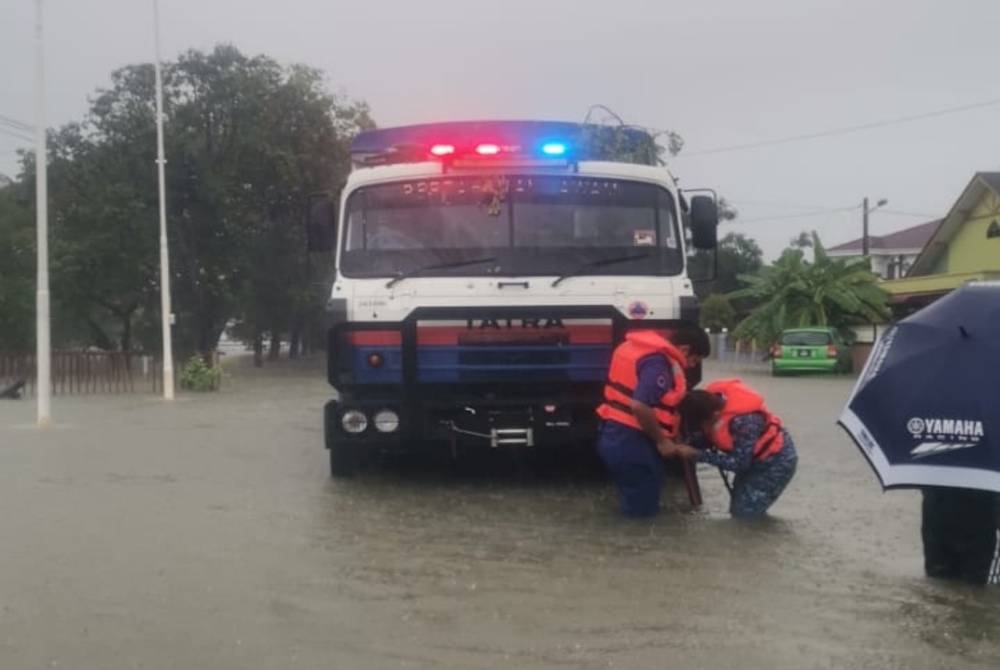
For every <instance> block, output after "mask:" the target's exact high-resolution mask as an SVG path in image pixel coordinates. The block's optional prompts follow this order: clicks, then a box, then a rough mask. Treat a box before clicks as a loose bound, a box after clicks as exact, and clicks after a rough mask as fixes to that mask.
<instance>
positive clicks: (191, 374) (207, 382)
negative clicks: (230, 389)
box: [181, 354, 222, 391]
mask: <svg viewBox="0 0 1000 670" xmlns="http://www.w3.org/2000/svg"><path fill="white" fill-rule="evenodd" d="M221 380H222V371H221V370H220V369H219V368H218V367H214V368H212V367H209V366H208V365H206V364H205V359H204V358H202V357H201V356H199V355H197V354H196V355H194V356H192V357H191V358H189V359H188V362H187V363H185V364H184V369H183V370H181V388H182V389H187V390H189V391H215V390H216V389H218V388H219V382H220V381H221Z"/></svg>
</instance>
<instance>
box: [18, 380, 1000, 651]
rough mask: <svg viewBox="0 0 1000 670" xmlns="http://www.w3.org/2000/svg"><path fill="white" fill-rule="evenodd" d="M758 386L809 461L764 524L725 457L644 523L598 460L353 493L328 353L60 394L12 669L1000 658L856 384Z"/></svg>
mask: <svg viewBox="0 0 1000 670" xmlns="http://www.w3.org/2000/svg"><path fill="white" fill-rule="evenodd" d="M709 373H710V376H711V375H712V373H713V371H712V370H709ZM715 374H716V376H718V374H725V371H716V372H715ZM750 382H751V384H753V385H755V386H757V387H758V388H759V389H760V390H762V391H763V392H764V393H765V395H766V396H767V398H768V400H769V404H770V405H771V406H772V408H773V409H774V410H775V411H776V412H778V413H779V414H780V415H782V416H783V417H784V419H785V420H786V423H787V424H788V426H789V428H790V430H791V431H792V433H793V435H794V438H795V441H796V445H797V447H798V449H799V454H800V464H799V473H798V475H797V477H796V479H795V480H794V481H793V482H792V484H791V485H790V487H789V489H788V491H787V492H786V494H785V495H784V496H783V498H782V499H781V500H780V501H779V502H778V504H777V505H776V506H775V507H774V509H773V516H772V518H770V519H768V520H765V521H763V522H759V523H741V522H736V521H733V520H731V519H729V518H728V516H727V515H726V514H725V509H726V502H727V501H726V497H725V491H724V489H723V486H722V483H721V481H720V480H719V478H718V475H717V474H716V473H715V472H714V471H712V470H705V471H702V473H701V479H702V487H703V489H704V493H705V506H704V509H703V510H701V511H697V512H692V511H690V510H688V509H687V503H686V498H685V496H684V494H683V487H682V486H679V485H677V484H676V483H674V485H673V487H672V489H671V490H669V491H668V494H667V496H666V498H667V499H666V502H665V507H666V509H665V510H664V513H663V514H661V515H660V516H659V517H658V518H657V519H655V520H652V521H643V522H626V521H623V520H622V519H620V518H618V517H617V516H616V514H615V506H614V497H613V493H612V490H611V488H610V486H609V484H608V483H607V482H606V481H605V480H604V479H603V477H602V476H601V475H600V473H599V472H595V471H594V470H593V469H589V468H587V467H583V466H581V465H579V464H575V463H553V462H548V463H533V462H531V459H525V458H520V459H517V460H516V462H515V459H512V458H503V457H493V458H488V459H474V460H473V461H472V462H469V463H462V464H460V465H459V466H458V467H452V466H450V465H449V464H447V463H442V462H430V461H423V462H413V461H400V460H391V461H385V462H382V463H380V464H378V465H377V466H375V467H372V468H370V469H368V470H366V471H365V472H364V473H363V474H361V475H360V476H358V477H355V478H353V479H351V480H346V481H331V480H330V479H329V478H328V475H327V464H326V454H325V452H324V451H323V449H322V433H321V428H320V421H321V407H322V405H323V403H324V401H325V400H326V398H327V396H328V389H327V387H326V385H325V383H324V380H323V376H322V371H321V363H320V362H318V361H316V362H314V363H313V364H308V363H306V364H303V363H298V364H294V365H293V364H289V363H282V364H280V365H278V366H275V367H273V368H267V369H265V370H263V371H255V370H252V369H246V368H243V367H238V368H237V369H235V370H234V373H233V376H232V378H231V379H229V380H227V384H226V387H225V389H224V390H223V391H222V392H220V393H217V394H211V395H192V394H182V395H181V396H180V397H179V399H178V400H177V401H176V402H175V403H173V404H172V405H165V404H163V403H162V402H161V401H159V400H158V399H157V398H155V397H153V396H147V395H131V396H89V397H70V398H56V399H55V402H54V417H55V420H56V422H57V423H56V425H55V426H54V427H52V428H51V429H49V430H46V431H43V432H40V431H37V430H36V429H34V427H33V426H32V425H31V422H32V418H33V405H32V403H31V402H30V401H27V400H24V401H19V402H2V403H0V508H2V509H3V514H2V516H0V538H2V548H0V667H2V668H10V669H12V670H15V669H17V670H20V669H27V668H57V667H61V668H86V669H89V668H93V669H100V670H115V669H118V668H144V669H145V668H149V669H159V668H185V669H189V668H211V669H212V670H223V669H233V670H236V669H240V670H244V669H247V668H268V669H277V668H324V669H329V668H345V669H347V668H351V669H368V668H371V669H382V668H455V669H463V670H465V669H469V668H667V667H669V668H728V667H733V668H789V669H796V670H800V669H802V668H906V669H907V670H913V669H917V668H953V669H959V668H997V667H1000V590H998V589H992V590H991V589H974V588H969V587H962V586H953V585H948V584H940V583H935V582H930V581H928V580H926V579H925V578H924V576H923V573H922V559H921V551H920V540H919V498H918V496H917V494H915V493H913V492H893V493H890V494H883V493H881V491H880V490H879V487H878V484H877V482H876V480H875V478H874V476H873V475H872V473H871V472H870V470H869V469H868V466H867V465H866V464H865V463H864V461H863V459H862V458H861V456H860V455H859V454H857V453H856V452H855V448H854V446H853V445H852V444H851V443H850V442H849V440H848V439H847V437H846V436H845V435H844V434H843V433H842V432H841V431H840V430H839V429H838V428H837V427H836V426H835V425H834V420H835V417H836V415H837V414H838V413H839V411H840V407H841V405H842V403H843V401H844V399H845V397H846V396H847V393H848V392H849V390H850V385H851V383H852V381H851V380H849V379H835V378H781V379H771V378H769V377H763V376H760V377H752V378H751V379H750Z"/></svg>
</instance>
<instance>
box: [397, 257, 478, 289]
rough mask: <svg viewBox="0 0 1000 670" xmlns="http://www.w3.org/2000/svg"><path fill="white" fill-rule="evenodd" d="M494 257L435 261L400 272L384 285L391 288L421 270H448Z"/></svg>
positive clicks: (476, 263)
mask: <svg viewBox="0 0 1000 670" xmlns="http://www.w3.org/2000/svg"><path fill="white" fill-rule="evenodd" d="M496 259H497V258H496V256H486V257H484V258H470V259H467V260H462V261H449V262H448V263H435V264H433V265H424V266H422V267H419V268H414V269H412V270H408V271H407V272H400V273H399V274H398V275H396V276H395V277H393V278H392V279H390V280H389V281H388V282H387V283H386V285H385V287H386V288H392V287H393V286H395V285H396V284H398V283H399V282H401V281H403V280H404V279H409V278H410V277H412V276H414V275H418V274H420V273H421V272H430V271H431V270H450V269H452V268H461V267H465V266H466V265H478V264H479V263H492V262H493V261H495V260H496Z"/></svg>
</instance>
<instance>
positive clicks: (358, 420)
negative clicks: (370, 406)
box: [340, 409, 368, 435]
mask: <svg viewBox="0 0 1000 670" xmlns="http://www.w3.org/2000/svg"><path fill="white" fill-rule="evenodd" d="M340 425H341V426H342V427H343V428H344V432H346V433H351V434H352V435H357V434H358V433H363V432H365V430H366V429H367V428H368V417H367V416H365V413H364V412H362V411H361V410H357V409H349V410H347V411H346V412H344V414H343V416H341V417H340Z"/></svg>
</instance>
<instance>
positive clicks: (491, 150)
mask: <svg viewBox="0 0 1000 670" xmlns="http://www.w3.org/2000/svg"><path fill="white" fill-rule="evenodd" d="M476 153H477V154H479V155H480V156H496V155H497V154H499V153H500V145H499V144H492V143H489V142H487V143H483V144H479V145H476Z"/></svg>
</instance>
